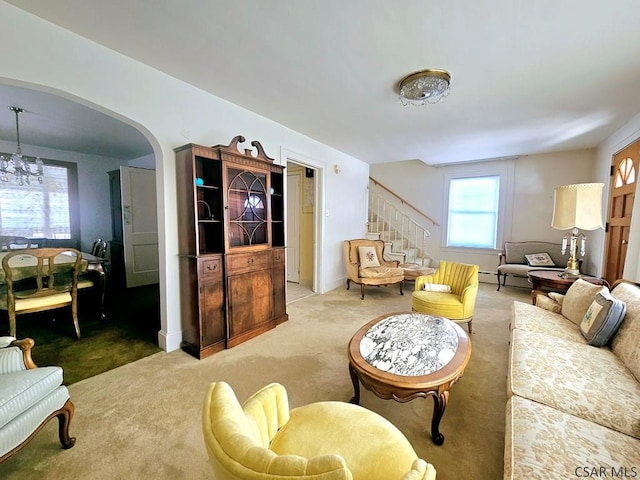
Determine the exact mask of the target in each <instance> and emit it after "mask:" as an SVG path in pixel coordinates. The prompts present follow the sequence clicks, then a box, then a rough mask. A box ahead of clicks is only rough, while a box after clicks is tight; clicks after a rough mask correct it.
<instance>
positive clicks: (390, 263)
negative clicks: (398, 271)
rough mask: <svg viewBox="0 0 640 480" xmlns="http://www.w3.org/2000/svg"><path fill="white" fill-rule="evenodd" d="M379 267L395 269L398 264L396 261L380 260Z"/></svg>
mask: <svg viewBox="0 0 640 480" xmlns="http://www.w3.org/2000/svg"><path fill="white" fill-rule="evenodd" d="M380 265H381V266H383V267H395V268H398V265H400V262H399V261H398V260H384V259H380Z"/></svg>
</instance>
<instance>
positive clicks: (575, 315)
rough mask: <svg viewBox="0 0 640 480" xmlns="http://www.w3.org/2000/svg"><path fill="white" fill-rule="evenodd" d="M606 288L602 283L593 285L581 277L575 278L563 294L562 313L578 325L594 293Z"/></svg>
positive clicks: (594, 295)
mask: <svg viewBox="0 0 640 480" xmlns="http://www.w3.org/2000/svg"><path fill="white" fill-rule="evenodd" d="M606 290H608V289H607V287H605V286H603V285H594V284H593V283H589V282H587V281H585V280H582V279H581V278H579V279H577V280H576V281H575V282H573V284H572V285H571V286H570V287H569V290H567V293H566V294H565V296H564V301H563V302H562V315H563V316H564V317H566V318H568V319H569V320H571V321H572V322H573V323H575V324H576V325H580V323H581V322H582V318H583V317H584V314H585V313H587V309H588V308H589V305H591V302H593V300H594V299H595V298H596V294H598V293H599V292H603V291H606Z"/></svg>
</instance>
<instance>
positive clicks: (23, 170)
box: [0, 107, 44, 185]
mask: <svg viewBox="0 0 640 480" xmlns="http://www.w3.org/2000/svg"><path fill="white" fill-rule="evenodd" d="M9 110H11V111H12V112H13V113H15V114H16V137H17V140H18V148H17V149H16V153H14V154H13V155H11V156H10V157H9V158H7V157H5V156H4V155H0V181H2V182H8V181H9V174H12V175H15V177H16V179H17V181H18V184H19V185H24V184H27V185H29V184H30V183H31V177H36V178H37V179H38V182H39V183H42V179H43V176H44V164H43V163H42V160H40V157H37V158H36V159H35V162H34V163H29V161H28V160H27V157H25V156H23V155H22V148H21V146H20V124H19V122H18V115H19V114H21V113H22V112H24V110H23V109H22V108H19V107H9Z"/></svg>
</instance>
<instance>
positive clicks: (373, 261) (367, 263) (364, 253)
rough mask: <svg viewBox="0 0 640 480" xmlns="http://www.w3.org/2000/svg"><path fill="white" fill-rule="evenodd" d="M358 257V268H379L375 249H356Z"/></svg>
mask: <svg viewBox="0 0 640 480" xmlns="http://www.w3.org/2000/svg"><path fill="white" fill-rule="evenodd" d="M358 256H359V257H360V268H369V267H379V266H380V261H379V260H378V254H377V253H376V247H363V246H361V247H358Z"/></svg>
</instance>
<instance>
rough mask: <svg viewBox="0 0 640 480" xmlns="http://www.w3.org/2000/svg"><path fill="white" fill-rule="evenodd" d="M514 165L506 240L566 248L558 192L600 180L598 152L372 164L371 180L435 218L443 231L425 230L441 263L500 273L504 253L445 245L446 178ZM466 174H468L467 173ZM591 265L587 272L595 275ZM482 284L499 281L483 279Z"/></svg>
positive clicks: (504, 238)
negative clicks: (557, 214)
mask: <svg viewBox="0 0 640 480" xmlns="http://www.w3.org/2000/svg"><path fill="white" fill-rule="evenodd" d="M505 162H506V163H507V164H510V165H511V170H512V171H513V181H512V185H511V192H510V194H508V195H507V197H508V198H510V199H511V200H510V201H511V204H510V205H508V207H509V208H508V209H507V213H508V215H507V218H505V225H504V228H503V237H502V240H503V241H527V240H541V241H548V242H555V243H560V241H561V238H562V234H563V232H560V231H558V230H554V229H553V228H552V227H551V217H552V213H553V189H554V187H556V186H558V185H565V184H570V183H584V182H591V181H594V179H593V171H594V164H595V150H574V151H567V152H556V153H547V154H542V155H530V156H523V157H520V158H517V159H509V160H501V161H487V162H472V163H468V164H464V165H451V166H443V167H437V168H436V167H430V166H427V165H425V164H424V163H422V162H419V161H410V162H400V163H387V164H376V165H371V176H372V177H373V178H375V179H376V180H378V181H379V182H381V183H382V184H384V185H385V186H387V187H388V188H390V189H391V190H393V191H394V192H396V193H398V194H399V195H400V196H402V197H403V198H404V199H405V200H406V201H407V202H409V203H411V204H412V205H414V206H416V207H417V208H418V209H420V210H421V211H423V212H424V213H426V214H427V215H428V216H429V217H431V218H433V219H434V220H435V221H436V222H437V223H438V224H439V226H432V225H430V224H428V223H424V224H423V225H424V226H425V227H426V228H427V229H428V230H429V231H430V232H431V237H429V240H428V253H429V255H430V256H431V257H433V258H435V259H436V260H453V261H461V262H466V263H475V264H477V265H479V266H480V270H481V271H487V272H495V270H496V266H497V265H498V255H497V254H498V251H499V250H498V249H497V250H482V251H477V250H473V249H460V248H455V249H454V248H447V247H445V246H443V238H442V233H443V230H442V229H443V226H444V225H445V221H446V213H447V212H446V208H445V205H446V198H445V196H446V191H447V190H446V178H447V175H450V174H452V173H459V172H462V173H463V174H470V172H482V171H483V170H484V169H489V170H491V169H495V168H505V167H506V165H505ZM465 172H466V173H465ZM587 265H590V262H588V259H587V262H586V263H585V270H586V271H587V272H590V268H589V267H588V266H587ZM480 279H481V281H485V282H495V276H493V275H482V276H481V277H480Z"/></svg>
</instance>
